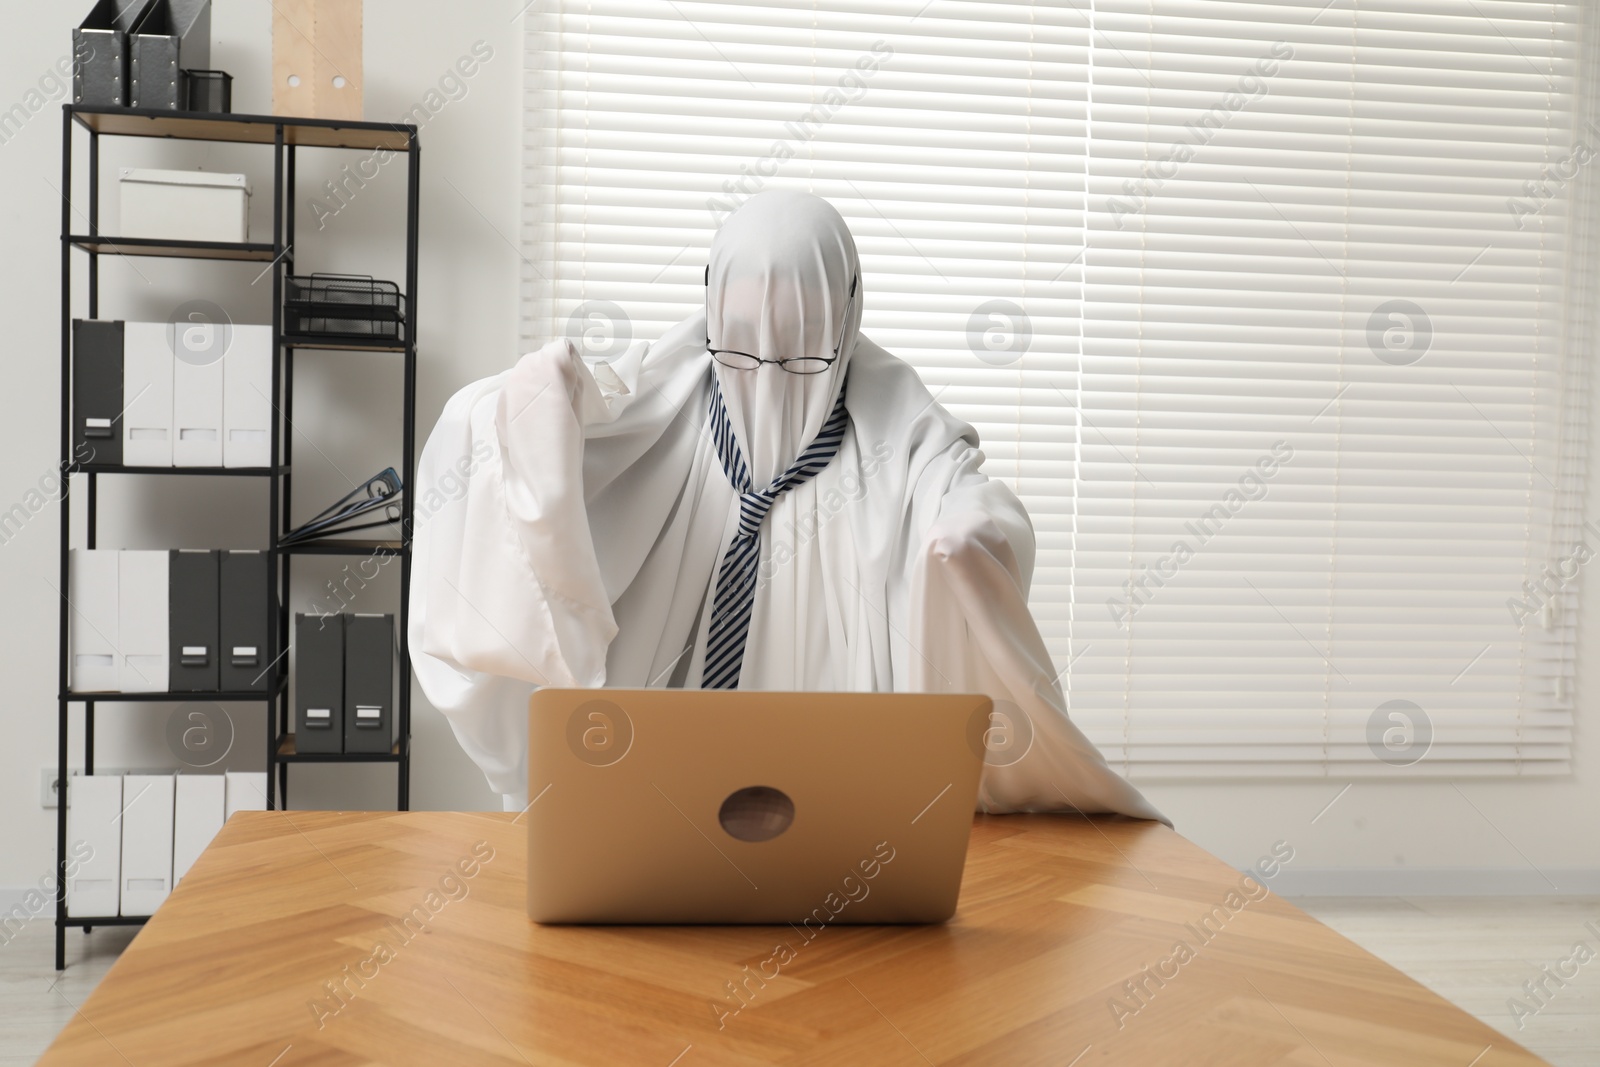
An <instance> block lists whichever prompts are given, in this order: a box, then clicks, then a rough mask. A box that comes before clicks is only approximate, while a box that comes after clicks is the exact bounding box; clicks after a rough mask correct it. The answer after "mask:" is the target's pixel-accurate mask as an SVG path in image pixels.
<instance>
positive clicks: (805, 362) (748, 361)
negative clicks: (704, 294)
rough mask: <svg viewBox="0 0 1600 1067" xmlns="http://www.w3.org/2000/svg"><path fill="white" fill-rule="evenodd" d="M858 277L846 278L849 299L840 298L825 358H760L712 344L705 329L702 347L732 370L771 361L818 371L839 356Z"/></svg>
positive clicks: (795, 369)
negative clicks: (836, 331)
mask: <svg viewBox="0 0 1600 1067" xmlns="http://www.w3.org/2000/svg"><path fill="white" fill-rule="evenodd" d="M860 280H861V276H860V275H859V274H858V275H856V276H854V277H852V278H851V279H850V299H848V300H846V301H845V302H844V316H843V317H842V318H841V319H840V320H839V340H838V342H837V343H835V344H834V346H833V355H832V356H830V357H828V358H827V359H823V358H822V357H820V356H790V357H788V358H786V359H762V358H761V357H760V356H752V355H751V354H750V353H748V352H739V351H736V350H735V349H732V348H712V347H711V334H710V332H709V331H707V333H706V351H708V352H710V353H711V358H712V359H714V360H716V361H717V362H718V363H720V364H722V365H723V366H724V367H731V368H733V369H734V370H755V369H757V368H758V367H760V366H761V364H763V363H775V364H777V366H778V369H779V370H783V371H788V372H789V373H790V374H821V373H822V372H823V371H825V370H827V369H828V368H829V367H831V366H833V365H834V363H836V362H837V361H838V359H839V347H840V345H843V344H844V327H845V323H847V322H849V321H850V305H851V304H854V303H855V301H856V283H857V282H859V281H860ZM706 284H707V285H710V284H711V268H710V267H707V268H706ZM709 318H710V316H709V314H708V315H707V319H708V321H709Z"/></svg>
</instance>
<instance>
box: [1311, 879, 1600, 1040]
mask: <svg viewBox="0 0 1600 1067" xmlns="http://www.w3.org/2000/svg"><path fill="white" fill-rule="evenodd" d="M1294 903H1295V904H1298V905H1299V906H1300V907H1302V908H1304V909H1305V910H1306V911H1308V912H1310V913H1311V914H1312V915H1314V916H1316V917H1317V918H1318V919H1320V920H1322V921H1323V922H1325V923H1327V924H1328V925H1329V926H1331V927H1333V928H1334V929H1335V930H1337V931H1339V932H1340V933H1341V934H1343V935H1344V936H1346V937H1348V938H1349V939H1350V940H1352V941H1354V942H1355V943H1356V944H1358V945H1360V946H1362V947H1363V948H1365V949H1366V950H1367V951H1369V952H1371V953H1372V954H1373V955H1375V956H1377V957H1379V958H1380V959H1383V960H1385V961H1387V962H1388V963H1390V964H1392V965H1393V966H1395V967H1397V968H1399V969H1400V970H1402V971H1404V972H1405V973H1406V974H1408V975H1410V976H1411V977H1412V978H1415V979H1416V980H1417V981H1419V982H1421V983H1422V984H1423V985H1425V986H1427V987H1428V988H1429V989H1432V990H1433V991H1434V992H1435V993H1438V994H1439V995H1440V996H1442V997H1444V998H1445V999H1446V1000H1448V1001H1450V1002H1451V1003H1452V1004H1456V1005H1459V1006H1460V1007H1461V1008H1463V1009H1465V1010H1466V1011H1469V1012H1471V1013H1472V1014H1473V1015H1476V1016H1477V1017H1478V1018H1480V1019H1482V1020H1483V1021H1484V1022H1485V1023H1487V1024H1489V1025H1490V1026H1492V1027H1494V1028H1495V1029H1496V1030H1499V1031H1500V1032H1501V1033H1503V1034H1505V1035H1507V1036H1508V1037H1510V1038H1512V1039H1513V1040H1515V1041H1517V1042H1518V1043H1520V1044H1521V1045H1522V1046H1523V1047H1524V1048H1527V1049H1529V1050H1531V1051H1533V1052H1536V1053H1538V1054H1539V1055H1541V1056H1543V1057H1544V1058H1545V1059H1547V1060H1549V1061H1550V1062H1551V1063H1553V1064H1556V1067H1595V1065H1597V1064H1600V936H1596V934H1595V933H1594V932H1592V931H1590V930H1588V929H1587V928H1586V927H1585V925H1584V924H1585V923H1592V924H1594V927H1595V929H1596V930H1600V897H1370V898H1361V897H1302V898H1298V899H1295V900H1294ZM1579 942H1584V943H1586V944H1587V948H1588V950H1589V952H1591V953H1593V956H1592V958H1591V959H1589V961H1588V962H1587V963H1583V962H1579V961H1580V960H1581V958H1582V957H1581V954H1579V955H1576V956H1575V954H1574V948H1575V947H1576V946H1577V945H1578V943H1579ZM1544 967H1549V968H1551V973H1552V974H1554V975H1556V977H1557V978H1560V976H1561V975H1562V973H1563V972H1564V973H1565V974H1566V975H1567V976H1568V977H1567V978H1565V979H1564V981H1565V984H1564V985H1557V984H1556V981H1555V980H1552V979H1550V978H1546V977H1545V976H1544V975H1543V973H1542V972H1541V968H1544ZM1574 970H1576V974H1574V973H1573V972H1574ZM1541 980H1542V981H1543V982H1544V989H1545V990H1546V992H1541V993H1540V994H1539V998H1540V1000H1542V1002H1543V1003H1542V1006H1541V1004H1540V1000H1535V999H1533V998H1532V997H1530V996H1529V995H1528V994H1527V993H1526V992H1524V990H1523V988H1522V985H1523V983H1524V982H1530V981H1531V982H1534V983H1538V982H1540V981H1541ZM1536 988H1537V986H1536ZM1512 997H1516V998H1517V999H1518V1000H1519V1001H1521V1002H1522V1003H1523V1004H1524V1005H1526V1007H1527V1008H1529V1009H1535V1010H1536V1013H1535V1014H1532V1015H1525V1016H1523V1017H1522V1018H1521V1020H1520V1021H1521V1024H1522V1025H1521V1028H1520V1029H1519V1028H1518V1018H1517V1017H1516V1016H1514V1015H1513V1013H1512V1009H1511V1007H1510V1005H1508V1003H1507V1001H1508V1000H1510V999H1511V998H1512Z"/></svg>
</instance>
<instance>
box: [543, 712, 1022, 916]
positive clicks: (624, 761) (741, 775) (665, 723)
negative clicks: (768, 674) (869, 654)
mask: <svg viewBox="0 0 1600 1067" xmlns="http://www.w3.org/2000/svg"><path fill="white" fill-rule="evenodd" d="M990 709H991V702H990V700H989V698H988V697H986V696H979V695H967V694H955V695H952V694H932V693H783V692H757V691H743V690H727V691H722V690H698V689H540V690H538V691H537V692H535V693H534V694H533V697H532V698H531V699H530V701H529V704H528V720H529V721H528V743H529V755H528V796H529V798H530V799H531V803H530V805H529V807H528V809H527V811H526V813H525V815H524V817H525V818H526V820H527V823H528V917H529V918H531V919H533V920H535V921H537V922H545V923H784V922H787V923H795V924H796V925H800V924H806V925H808V926H812V927H814V926H816V925H818V924H821V925H828V924H831V923H929V922H943V921H944V920H946V919H948V918H949V917H950V916H951V914H953V913H954V911H955V905H956V897H957V895H958V894H959V891H960V887H961V870H962V866H963V864H964V863H965V860H966V851H967V841H968V839H969V837H970V835H971V829H972V816H973V808H974V806H975V804H976V802H977V791H978V777H979V774H980V772H981V770H982V767H983V756H984V733H985V731H986V730H987V729H988V726H989V715H990Z"/></svg>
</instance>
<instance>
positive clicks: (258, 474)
mask: <svg viewBox="0 0 1600 1067" xmlns="http://www.w3.org/2000/svg"><path fill="white" fill-rule="evenodd" d="M67 473H68V474H204V475H210V476H211V477H215V478H264V477H268V476H270V475H271V474H272V468H271V467H124V466H122V465H121V464H117V463H80V464H78V465H77V466H76V467H73V468H71V469H70V470H69V471H68V472H67ZM278 473H279V474H288V473H289V468H288V467H279V468H278Z"/></svg>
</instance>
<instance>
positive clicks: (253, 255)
mask: <svg viewBox="0 0 1600 1067" xmlns="http://www.w3.org/2000/svg"><path fill="white" fill-rule="evenodd" d="M67 240H68V241H69V242H70V243H71V244H72V247H74V248H78V249H82V250H83V251H85V252H95V253H99V254H100V255H107V256H166V257H169V258H172V259H237V260H248V261H250V262H255V263H270V262H272V260H273V259H274V258H276V256H277V254H278V250H277V248H276V247H275V246H273V245H263V244H234V243H231V242H226V241H174V240H169V239H167V238H156V237H104V236H100V237H91V236H89V235H87V234H71V235H69V236H68V237H67Z"/></svg>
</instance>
